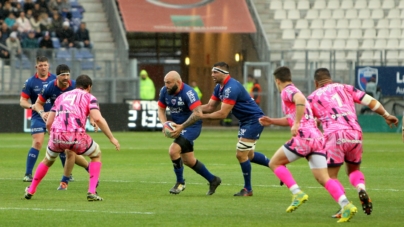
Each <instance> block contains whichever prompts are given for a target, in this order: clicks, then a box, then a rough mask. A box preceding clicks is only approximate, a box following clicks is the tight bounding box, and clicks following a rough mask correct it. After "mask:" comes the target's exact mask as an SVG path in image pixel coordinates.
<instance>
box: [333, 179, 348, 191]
mask: <svg viewBox="0 0 404 227" xmlns="http://www.w3.org/2000/svg"><path fill="white" fill-rule="evenodd" d="M333 180H334V181H335V183H337V184H338V187H339V189H341V191H342V192H343V193H344V194H345V188H344V186H342V184H341V182H339V180H338V179H333Z"/></svg>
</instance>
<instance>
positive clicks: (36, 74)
mask: <svg viewBox="0 0 404 227" xmlns="http://www.w3.org/2000/svg"><path fill="white" fill-rule="evenodd" d="M50 75H51V73H50V72H48V77H50ZM34 76H35V78H38V79H40V80H43V79H42V78H40V77H39V76H38V73H35V75H34ZM48 77H46V78H45V80H46V79H48Z"/></svg>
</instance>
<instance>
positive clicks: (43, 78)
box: [20, 56, 64, 182]
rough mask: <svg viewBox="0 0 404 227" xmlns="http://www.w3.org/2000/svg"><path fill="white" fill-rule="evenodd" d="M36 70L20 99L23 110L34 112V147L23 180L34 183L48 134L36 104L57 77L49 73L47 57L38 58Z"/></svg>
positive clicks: (32, 131) (32, 134)
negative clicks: (37, 165) (47, 86)
mask: <svg viewBox="0 0 404 227" xmlns="http://www.w3.org/2000/svg"><path fill="white" fill-rule="evenodd" d="M35 68H36V73H35V75H33V76H32V77H30V78H29V79H27V80H26V81H25V84H24V87H23V88H22V91H21V98H20V106H21V107H22V108H24V109H32V110H33V111H32V117H31V136H32V146H31V148H30V149H29V151H28V156H27V164H26V170H25V176H24V178H23V181H24V182H31V181H32V169H33V168H34V166H35V163H36V160H37V159H38V154H39V151H40V150H41V148H42V144H43V141H44V138H45V132H46V125H45V122H44V121H43V120H42V118H41V116H40V115H39V114H38V113H37V112H36V111H34V110H35V107H34V104H35V101H36V99H37V97H38V94H39V93H40V92H41V90H42V88H43V86H45V85H47V84H48V83H49V82H50V81H52V80H54V79H56V76H55V75H53V74H51V73H50V72H49V63H48V59H47V58H46V57H43V56H38V57H37V59H36V65H35ZM43 108H44V109H45V111H49V110H50V108H51V105H50V103H49V104H46V105H44V107H43ZM60 159H61V160H62V162H63V161H64V160H63V157H62V156H60Z"/></svg>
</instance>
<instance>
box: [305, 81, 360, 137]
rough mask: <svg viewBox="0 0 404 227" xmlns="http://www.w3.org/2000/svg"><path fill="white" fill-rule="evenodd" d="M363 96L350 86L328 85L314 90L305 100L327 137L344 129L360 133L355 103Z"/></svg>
mask: <svg viewBox="0 0 404 227" xmlns="http://www.w3.org/2000/svg"><path fill="white" fill-rule="evenodd" d="M365 94H366V93H365V92H363V91H361V90H358V89H356V88H355V87H353V86H351V85H347V84H340V83H330V84H326V85H325V86H323V87H321V88H318V89H317V90H315V91H314V92H313V93H312V94H310V95H309V96H308V97H307V99H308V100H309V102H310V103H311V106H312V110H313V114H314V116H315V117H317V118H318V119H319V120H320V122H321V124H322V126H323V130H324V135H327V134H329V133H332V132H335V131H338V130H346V129H350V130H358V131H361V127H360V125H359V123H358V118H357V116H356V110H355V103H360V102H361V100H362V98H363V97H364V96H365Z"/></svg>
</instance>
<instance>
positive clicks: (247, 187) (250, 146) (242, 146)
mask: <svg viewBox="0 0 404 227" xmlns="http://www.w3.org/2000/svg"><path fill="white" fill-rule="evenodd" d="M254 146H255V140H254V139H245V138H239V141H238V142H237V145H236V147H237V151H236V158H237V160H238V162H239V163H240V167H241V172H242V173H243V178H244V188H243V189H241V190H240V192H237V193H235V194H234V196H252V195H253V190H252V185H251V162H250V159H249V157H248V155H249V153H250V152H254Z"/></svg>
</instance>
